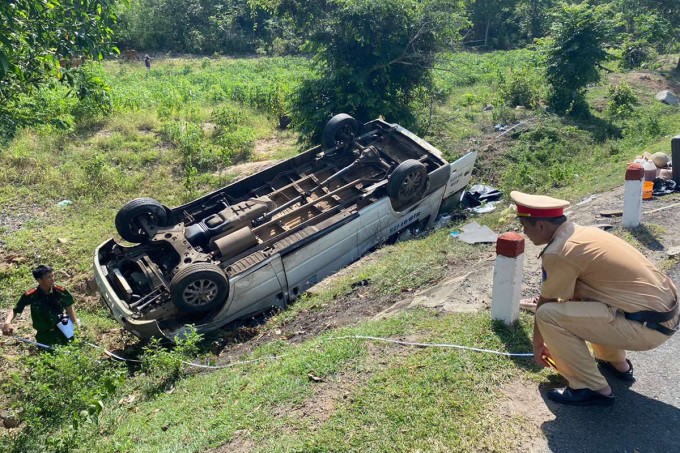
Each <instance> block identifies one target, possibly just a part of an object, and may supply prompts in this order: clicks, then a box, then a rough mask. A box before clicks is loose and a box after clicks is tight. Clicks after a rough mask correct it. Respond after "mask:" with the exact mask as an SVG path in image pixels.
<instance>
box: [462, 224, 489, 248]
mask: <svg viewBox="0 0 680 453" xmlns="http://www.w3.org/2000/svg"><path fill="white" fill-rule="evenodd" d="M461 229H462V230H463V232H462V233H460V234H459V235H458V239H460V240H461V241H463V242H467V243H468V244H480V243H493V242H496V240H497V239H498V235H497V234H496V233H494V232H493V230H492V229H491V228H489V227H488V226H486V225H480V224H478V223H477V222H472V223H468V224H467V225H465V226H464V227H463V228H461Z"/></svg>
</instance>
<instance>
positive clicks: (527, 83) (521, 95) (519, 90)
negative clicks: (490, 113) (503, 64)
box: [498, 69, 541, 109]
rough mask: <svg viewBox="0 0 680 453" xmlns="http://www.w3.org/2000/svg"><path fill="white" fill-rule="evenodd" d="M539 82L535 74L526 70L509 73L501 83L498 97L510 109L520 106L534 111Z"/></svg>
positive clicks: (536, 105)
mask: <svg viewBox="0 0 680 453" xmlns="http://www.w3.org/2000/svg"><path fill="white" fill-rule="evenodd" d="M540 87H541V82H540V80H539V79H538V77H537V74H536V73H535V72H533V71H530V70H528V69H523V70H519V71H516V72H511V73H510V75H509V76H508V77H507V78H506V79H505V80H502V81H501V86H500V90H499V94H498V95H499V96H500V99H501V100H502V102H503V103H504V104H506V105H509V106H510V107H517V106H518V105H522V106H524V107H527V108H531V109H534V108H536V107H538V101H539V99H540Z"/></svg>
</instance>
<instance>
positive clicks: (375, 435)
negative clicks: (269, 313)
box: [79, 311, 534, 452]
mask: <svg viewBox="0 0 680 453" xmlns="http://www.w3.org/2000/svg"><path fill="white" fill-rule="evenodd" d="M524 321H525V322H524V324H523V325H522V327H521V328H518V329H517V330H515V331H511V330H507V329H502V328H501V329H499V330H498V333H496V332H495V331H494V330H493V329H490V322H489V319H488V316H487V315H486V314H478V315H464V316H445V317H439V316H437V315H436V314H435V313H432V312H428V311H410V312H406V313H404V314H401V315H400V316H398V317H395V318H392V319H390V320H387V321H383V322H380V323H365V324H363V325H361V326H357V327H354V328H347V329H341V330H338V331H332V332H329V333H327V334H325V335H323V336H320V337H318V338H314V339H312V340H309V341H307V342H305V343H303V344H300V345H289V344H284V343H281V342H274V343H270V344H268V345H266V346H264V347H261V348H258V350H256V351H255V352H254V353H253V355H252V357H264V356H268V355H270V354H277V355H279V356H280V357H281V358H280V359H279V360H276V361H262V362H259V363H255V364H248V365H241V366H238V367H235V368H231V369H226V370H221V371H216V372H212V373H206V374H199V375H196V376H192V377H189V378H186V379H184V380H182V381H181V382H178V383H177V385H176V387H175V388H174V389H173V390H172V392H170V393H165V394H161V395H159V396H158V397H156V398H155V399H153V400H149V401H145V402H143V403H141V404H138V405H136V406H135V409H134V410H133V411H131V410H130V409H131V408H130V407H128V406H126V405H125V404H120V405H118V404H116V403H115V402H112V404H111V405H109V406H107V407H106V408H105V410H104V412H103V413H102V415H101V417H100V421H99V425H98V427H97V428H96V429H92V430H90V435H91V436H92V437H90V438H86V439H80V440H79V445H80V448H81V449H82V450H83V451H87V450H88V449H90V448H91V447H90V445H93V443H94V442H96V444H97V450H98V451H102V452H106V451H124V450H127V449H131V448H132V449H134V450H135V451H140V452H155V451H178V452H179V451H200V450H203V449H206V448H210V447H216V446H219V445H221V444H223V443H229V442H230V441H231V440H234V439H236V438H243V437H245V438H247V439H249V440H251V441H252V442H253V443H254V448H253V451H332V450H337V449H338V448H339V446H340V445H343V446H344V447H343V449H346V450H352V451H366V449H370V450H377V451H384V449H385V446H386V445H390V450H391V451H412V450H413V449H417V448H418V447H419V446H420V447H421V448H422V446H423V445H429V446H431V448H432V449H434V450H441V451H447V450H448V451H450V450H451V449H455V450H456V451H478V450H479V448H480V446H484V447H485V448H486V449H488V450H490V451H502V450H504V449H508V448H512V447H514V446H517V442H518V439H519V437H518V435H519V434H520V433H521V429H522V426H521V420H519V419H517V420H510V421H509V422H508V421H507V420H501V415H500V414H497V413H496V411H495V409H494V398H495V397H498V396H499V394H497V393H496V390H495V389H497V388H498V387H499V386H500V385H502V384H503V383H504V382H507V381H508V380H510V379H526V378H527V376H528V374H529V373H530V372H531V371H534V369H533V368H532V367H531V366H530V365H529V363H528V362H527V361H526V360H525V359H521V360H524V362H523V363H521V364H520V367H519V368H518V367H517V365H516V364H515V363H514V362H512V361H511V360H509V359H507V358H503V357H500V356H494V355H488V354H478V353H471V352H465V351H463V352H461V351H455V350H441V349H424V350H414V349H401V348H399V347H395V346H391V345H385V344H377V345H372V344H369V343H366V342H363V341H358V340H332V338H333V337H337V336H344V335H353V334H367V335H377V336H398V337H408V338H419V339H421V340H423V341H435V340H436V341H447V342H453V343H462V344H475V345H478V346H480V345H481V346H482V347H490V348H497V349H503V350H505V349H507V348H510V349H512V350H513V351H515V352H525V351H524V350H526V349H527V348H528V347H529V344H528V342H527V341H526V335H527V332H528V330H529V325H528V324H529V323H528V322H527V321H528V319H524ZM310 374H312V375H313V376H315V377H317V378H320V379H322V380H323V382H321V383H319V382H316V381H314V380H311V379H310V378H309V375H310ZM338 387H339V388H341V389H342V390H341V391H339V392H336V391H335V390H334V389H335V388H338ZM320 392H326V393H328V394H332V395H334V397H333V398H332V400H333V401H332V404H331V405H330V406H328V407H326V409H325V410H327V411H330V413H328V414H326V415H324V416H323V417H322V418H321V419H318V418H314V417H304V416H299V415H297V413H296V411H295V408H299V407H300V406H305V405H313V404H314V397H315V395H316V396H318V395H319V393H320ZM501 421H503V426H502V427H500V422H501ZM490 432H493V433H496V434H498V435H495V436H489V433H490ZM501 434H502V435H501ZM508 434H514V435H510V436H509V435H508Z"/></svg>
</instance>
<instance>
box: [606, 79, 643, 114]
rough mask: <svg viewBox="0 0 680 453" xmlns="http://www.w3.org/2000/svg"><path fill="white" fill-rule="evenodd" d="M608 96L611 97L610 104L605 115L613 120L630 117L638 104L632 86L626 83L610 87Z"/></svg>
mask: <svg viewBox="0 0 680 453" xmlns="http://www.w3.org/2000/svg"><path fill="white" fill-rule="evenodd" d="M607 96H608V97H609V103H608V104H607V108H606V109H605V113H606V114H607V115H608V116H609V117H611V118H616V119H618V118H627V117H629V116H630V115H631V114H632V113H633V111H634V110H635V106H636V105H637V104H638V98H637V96H635V93H634V92H633V90H632V89H631V87H630V85H628V84H627V83H625V82H621V83H620V84H618V85H612V86H610V87H609V88H608V89H607Z"/></svg>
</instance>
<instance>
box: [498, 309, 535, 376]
mask: <svg viewBox="0 0 680 453" xmlns="http://www.w3.org/2000/svg"><path fill="white" fill-rule="evenodd" d="M491 330H492V331H493V332H494V333H495V334H496V336H497V337H498V339H499V340H501V341H502V342H503V344H505V349H506V351H508V352H511V353H525V352H531V351H532V350H533V345H532V341H531V338H530V337H529V335H528V334H527V332H526V330H525V329H524V328H522V325H521V324H520V322H519V321H516V322H515V323H513V324H512V325H510V326H508V325H507V324H505V323H504V322H502V321H491ZM510 359H511V360H512V361H513V362H515V364H517V366H518V367H520V368H522V369H525V370H530V371H534V372H538V371H540V370H541V368H540V367H539V366H538V365H537V364H536V363H535V362H534V359H533V358H532V357H510Z"/></svg>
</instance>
